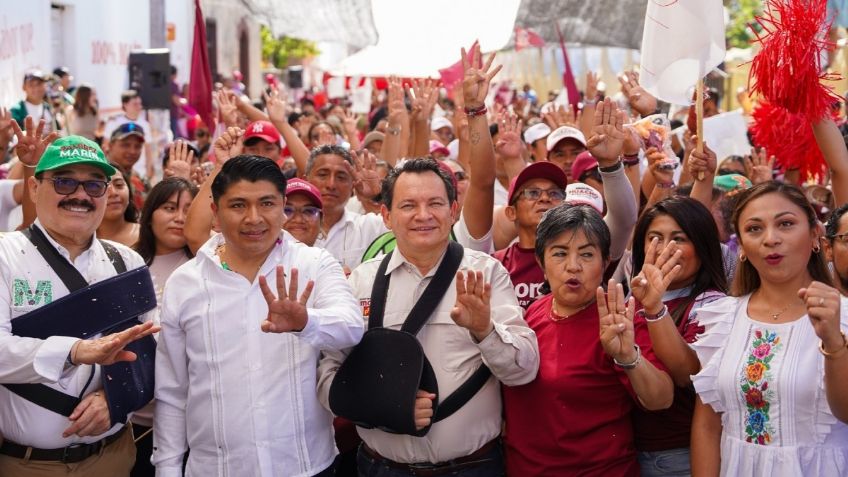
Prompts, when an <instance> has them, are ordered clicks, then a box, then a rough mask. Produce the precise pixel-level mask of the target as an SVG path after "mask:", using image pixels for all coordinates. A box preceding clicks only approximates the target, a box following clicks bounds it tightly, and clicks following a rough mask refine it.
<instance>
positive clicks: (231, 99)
mask: <svg viewBox="0 0 848 477" xmlns="http://www.w3.org/2000/svg"><path fill="white" fill-rule="evenodd" d="M215 99H216V100H217V101H218V111H219V112H220V113H221V121H223V122H224V124H225V125H226V126H227V127H236V126H238V123H239V120H238V103H236V101H239V99H238V98H237V97H236V95H235V94H233V92H232V91H226V90H223V89H222V90H220V91H218V93H216V95H215Z"/></svg>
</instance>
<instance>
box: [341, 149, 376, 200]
mask: <svg viewBox="0 0 848 477" xmlns="http://www.w3.org/2000/svg"><path fill="white" fill-rule="evenodd" d="M350 155H351V157H352V158H353V163H354V164H355V165H354V166H351V165H350V164H349V163H348V162H347V161H345V162H344V165H345V169H347V172H348V174H350V175H351V177H353V188H354V190H355V191H356V193H357V194H359V195H360V196H362V197H366V198H369V199H370V198H372V197H376V196H377V194H379V193H380V191H381V189H382V187H383V183H382V181H381V180H380V174H379V173H378V172H377V157H376V156H374V154H371V153H370V152H369V151H368V150H367V149H363V150H361V151H359V152H355V151H351V154H350Z"/></svg>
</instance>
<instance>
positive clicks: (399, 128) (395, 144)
mask: <svg viewBox="0 0 848 477" xmlns="http://www.w3.org/2000/svg"><path fill="white" fill-rule="evenodd" d="M388 96H389V101H388V107H389V115H388V123H389V124H388V127H387V128H386V139H385V140H384V141H383V148H382V149H381V150H380V153H381V154H380V155H381V157H382V158H383V160H384V161H386V163H388V164H389V166H390V167H395V164H397V161H398V160H399V159H400V158H401V157H402V155H403V154H406V148H405V147H404V143H405V142H404V139H403V138H404V137H406V138H407V141H406V143H407V144H408V140H409V112H408V111H407V110H406V103H404V100H403V99H404V96H403V86H402V85H401V82H400V79H399V78H398V77H397V76H392V77H391V78H389V92H388Z"/></svg>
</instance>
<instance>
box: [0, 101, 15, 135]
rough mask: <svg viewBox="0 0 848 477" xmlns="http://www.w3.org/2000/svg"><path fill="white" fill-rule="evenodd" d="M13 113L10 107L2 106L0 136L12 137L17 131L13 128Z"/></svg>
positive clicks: (0, 109)
mask: <svg viewBox="0 0 848 477" xmlns="http://www.w3.org/2000/svg"><path fill="white" fill-rule="evenodd" d="M12 121H13V119H12V113H11V111H9V109H8V108H0V138H2V137H5V138H7V139H11V137H12V135H14V134H15V132H14V131H13V130H12Z"/></svg>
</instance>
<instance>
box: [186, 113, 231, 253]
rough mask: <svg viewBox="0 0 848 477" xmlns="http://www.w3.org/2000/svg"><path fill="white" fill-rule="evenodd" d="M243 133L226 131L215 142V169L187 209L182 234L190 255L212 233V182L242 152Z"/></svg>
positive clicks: (229, 129) (228, 129)
mask: <svg viewBox="0 0 848 477" xmlns="http://www.w3.org/2000/svg"><path fill="white" fill-rule="evenodd" d="M243 134H244V131H243V130H241V129H239V128H227V130H226V131H225V132H224V133H223V134H221V136H219V137H218V139H216V140H215V144H214V146H213V147H214V149H213V150H214V151H215V168H214V169H213V170H212V173H211V174H210V175H209V177H208V178H206V180H205V181H204V182H203V185H201V186H200V190H199V191H198V192H197V196H195V198H194V200H193V201H191V205H190V206H189V208H188V214H187V215H186V221H185V228H184V231H183V234H184V235H185V238H186V243H188V248H189V249H191V253H193V254H197V251H198V250H199V249H200V247H202V246H203V244H204V243H206V241H207V240H209V236H210V234H211V232H212V182H213V181H214V180H215V176H217V175H218V172H220V171H221V167H223V165H224V163H225V162H227V161H228V160H229V159H230V158H232V157H235V156H237V155H239V154H241V152H242V148H243V145H242V142H241V136H242V135H243Z"/></svg>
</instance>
